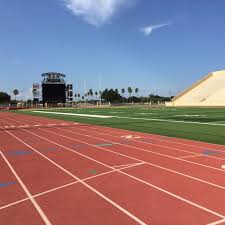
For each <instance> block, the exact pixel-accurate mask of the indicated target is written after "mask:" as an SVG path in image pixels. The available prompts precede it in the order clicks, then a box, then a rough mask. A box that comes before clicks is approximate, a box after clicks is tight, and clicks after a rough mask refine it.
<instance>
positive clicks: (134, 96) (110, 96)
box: [74, 87, 171, 103]
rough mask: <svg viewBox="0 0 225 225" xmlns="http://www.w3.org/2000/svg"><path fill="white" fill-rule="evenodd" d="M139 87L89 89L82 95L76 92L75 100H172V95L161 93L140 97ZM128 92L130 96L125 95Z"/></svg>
mask: <svg viewBox="0 0 225 225" xmlns="http://www.w3.org/2000/svg"><path fill="white" fill-rule="evenodd" d="M139 92H140V91H139V88H134V89H132V88H131V87H128V88H127V89H125V88H122V89H121V90H119V89H118V88H116V89H113V88H111V89H108V88H106V89H105V90H103V91H99V92H98V91H95V92H93V90H92V89H89V90H88V91H87V92H86V93H84V95H80V93H76V94H75V95H74V97H75V100H77V101H99V100H101V101H105V102H111V103H131V102H135V103H136V102H140V103H141V102H143V103H144V102H152V103H158V102H165V101H170V100H171V97H164V96H159V95H154V94H150V95H149V96H148V97H142V96H140V97H139ZM126 93H128V95H129V97H125V94H126Z"/></svg>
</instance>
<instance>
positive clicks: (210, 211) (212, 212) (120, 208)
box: [6, 128, 225, 225]
mask: <svg viewBox="0 0 225 225" xmlns="http://www.w3.org/2000/svg"><path fill="white" fill-rule="evenodd" d="M39 129H40V128H39ZM41 130H42V129H41ZM24 131H26V130H24ZM6 132H7V133H9V134H11V133H10V132H9V131H6ZM26 132H28V131H26ZM28 133H32V132H28ZM11 135H12V136H13V137H15V138H16V139H17V140H19V141H20V142H21V143H24V144H25V145H26V146H28V147H29V148H31V149H33V150H34V151H35V152H37V153H38V154H40V155H42V156H43V157H44V158H46V159H47V160H49V161H50V162H52V163H53V164H54V165H56V166H57V167H59V168H61V169H62V170H63V171H65V172H66V173H68V174H70V175H71V176H73V177H74V178H75V179H77V180H79V181H80V182H81V183H82V184H83V185H84V186H86V187H87V188H89V189H91V190H92V191H93V192H95V193H96V194H97V195H99V196H101V197H102V198H103V199H105V200H106V201H108V202H110V203H111V204H112V205H114V206H115V207H116V208H118V209H119V210H121V211H122V212H124V213H125V214H126V215H128V216H129V217H131V218H132V219H133V220H135V221H136V222H138V223H139V224H141V225H147V224H146V223H144V222H143V221H141V220H140V219H139V218H137V217H136V216H134V215H133V214H131V213H130V212H128V211H127V210H126V209H124V208H122V207H121V206H119V205H117V204H116V203H115V202H113V201H112V200H111V199H109V198H107V197H106V196H104V195H103V194H102V193H100V192H99V191H97V190H96V189H94V188H93V187H91V186H90V185H88V184H87V183H85V182H84V181H82V180H80V179H79V178H78V177H76V176H75V175H73V174H72V173H70V172H69V171H67V170H66V169H64V168H63V167H61V166H60V165H58V164H57V163H55V162H54V161H52V160H51V159H49V158H48V157H46V156H45V155H43V154H41V153H39V152H38V151H37V150H35V149H34V148H33V147H32V146H30V145H28V144H27V143H25V142H23V141H22V140H21V139H20V138H18V137H16V136H15V135H14V134H11ZM37 136H39V135H37ZM40 137H41V136H40ZM41 138H42V137H41ZM55 144H56V145H58V144H57V143H56V142H55ZM99 163H101V162H99ZM108 167H109V166H108ZM109 168H111V169H113V167H109ZM118 172H119V173H121V174H123V175H125V176H128V177H130V178H132V179H134V180H136V181H139V182H141V183H143V184H145V185H148V186H150V187H152V188H154V189H156V190H158V191H160V192H163V193H166V194H168V195H170V196H172V197H174V198H176V199H178V200H180V201H183V202H185V203H187V204H190V205H192V206H194V207H196V208H199V209H201V210H203V211H206V212H208V213H211V214H214V215H216V216H218V217H221V218H223V219H225V216H224V215H221V214H219V213H217V212H215V211H212V210H210V209H208V208H205V207H203V206H201V205H199V204H196V203H194V202H192V201H189V200H187V199H185V198H182V197H180V196H178V195H176V194H173V193H171V192H169V191H167V190H165V189H163V188H160V187H157V186H155V185H153V184H151V183H148V182H146V181H144V180H141V179H139V178H137V177H135V176H132V175H130V174H127V173H125V172H123V171H120V170H118Z"/></svg>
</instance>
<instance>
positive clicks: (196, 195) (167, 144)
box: [0, 112, 225, 225]
mask: <svg viewBox="0 0 225 225" xmlns="http://www.w3.org/2000/svg"><path fill="white" fill-rule="evenodd" d="M0 128H1V129H0V165H1V170H0V221H1V222H0V224H3V225H18V224H19V225H20V224H21V225H30V224H38V225H39V224H54V225H74V224H76V225H106V224H107V225H108V224H109V225H132V224H142V225H144V224H150V225H165V224H166V225H192V224H193V225H202V224H204V225H206V224H208V225H209V224H210V225H216V224H225V200H224V199H225V170H224V169H223V165H225V146H222V145H215V144H208V143H202V142H196V141H190V140H184V139H177V138H168V137H163V136H160V135H153V134H144V133H140V132H132V131H126V130H121V129H115V128H108V127H101V126H95V125H88V124H87V125H83V124H78V123H72V122H65V121H60V120H55V119H46V118H40V117H34V116H27V115H18V114H13V113H8V112H3V113H0Z"/></svg>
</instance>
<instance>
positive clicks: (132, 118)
mask: <svg viewBox="0 0 225 225" xmlns="http://www.w3.org/2000/svg"><path fill="white" fill-rule="evenodd" d="M113 118H118V119H129V120H149V121H159V122H169V123H187V124H200V125H211V126H225V124H217V123H201V122H194V121H184V120H166V119H157V118H155V119H153V118H135V117H125V116H113Z"/></svg>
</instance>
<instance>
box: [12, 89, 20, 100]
mask: <svg viewBox="0 0 225 225" xmlns="http://www.w3.org/2000/svg"><path fill="white" fill-rule="evenodd" d="M13 94H14V95H15V100H16V96H17V95H18V94H19V91H18V90H17V89H15V90H13Z"/></svg>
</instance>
